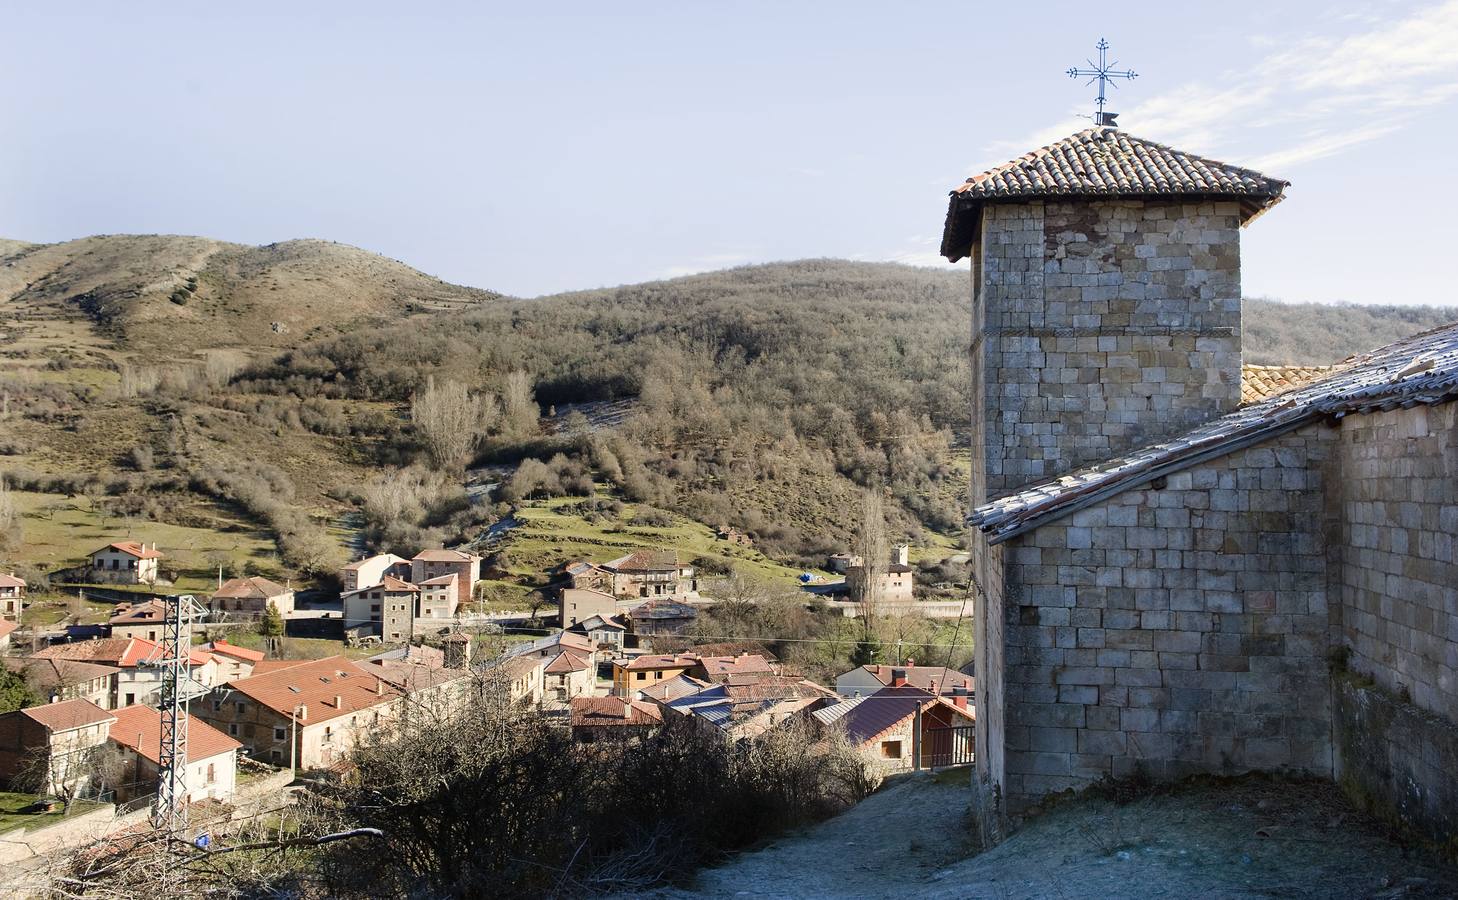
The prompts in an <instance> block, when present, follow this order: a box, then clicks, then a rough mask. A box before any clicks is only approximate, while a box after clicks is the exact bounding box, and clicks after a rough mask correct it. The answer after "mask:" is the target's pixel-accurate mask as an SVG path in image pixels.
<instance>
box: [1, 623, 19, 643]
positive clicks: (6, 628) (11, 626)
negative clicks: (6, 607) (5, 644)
mask: <svg viewBox="0 0 1458 900" xmlns="http://www.w3.org/2000/svg"><path fill="white" fill-rule="evenodd" d="M19 627H20V625H18V624H17V623H15V622H12V621H10V620H9V619H0V638H3V637H5V636H6V635H7V634H9V633H10V632H12V631H14V630H15V629H17V628H19Z"/></svg>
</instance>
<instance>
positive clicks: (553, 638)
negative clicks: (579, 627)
mask: <svg viewBox="0 0 1458 900" xmlns="http://www.w3.org/2000/svg"><path fill="white" fill-rule="evenodd" d="M563 650H571V651H572V652H574V653H576V654H577V655H578V656H586V657H588V658H589V659H591V660H592V661H593V662H594V663H595V662H596V661H597V654H596V651H595V650H594V648H593V643H592V641H591V640H590V639H589V638H588V637H587V636H586V635H582V634H577V633H575V632H571V631H557V632H553V633H552V634H549V635H547V636H546V637H539V638H537V639H536V640H534V641H529V642H527V643H525V644H517V645H515V646H513V647H511V648H510V649H508V650H507V651H506V654H505V655H506V656H532V657H536V658H538V659H555V658H556V656H557V654H559V653H561V652H562V651H563Z"/></svg>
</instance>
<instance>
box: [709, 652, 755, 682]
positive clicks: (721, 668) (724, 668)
mask: <svg viewBox="0 0 1458 900" xmlns="http://www.w3.org/2000/svg"><path fill="white" fill-rule="evenodd" d="M695 655H697V654H695ZM688 674H689V675H692V676H693V677H695V678H699V679H702V680H704V681H708V682H713V683H720V682H724V681H728V680H729V679H730V678H731V677H733V676H735V675H773V674H775V669H774V666H772V665H770V661H769V660H767V659H765V658H764V657H763V656H760V655H759V654H757V653H736V654H735V655H733V656H699V657H698V662H697V663H695V664H694V665H693V666H692V667H691V668H690V669H689V670H688Z"/></svg>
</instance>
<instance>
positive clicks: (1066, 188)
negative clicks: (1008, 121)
mask: <svg viewBox="0 0 1458 900" xmlns="http://www.w3.org/2000/svg"><path fill="white" fill-rule="evenodd" d="M1288 185H1289V182H1286V181H1281V180H1280V179H1276V178H1269V177H1267V176H1265V175H1262V174H1261V173H1259V172H1255V171H1252V170H1250V169H1244V168H1241V167H1239V166H1232V165H1230V164H1228V163H1223V162H1219V161H1217V160H1213V159H1207V158H1205V157H1203V156H1196V155H1194V154H1192V153H1185V152H1182V151H1180V150H1176V149H1174V148H1172V147H1169V146H1166V145H1164V144H1158V143H1155V142H1154V141H1147V140H1144V139H1143V138H1137V137H1134V136H1133V135H1131V134H1128V133H1126V132H1123V131H1119V130H1118V129H1117V128H1109V127H1098V128H1089V129H1086V130H1084V131H1080V132H1078V133H1077V134H1073V135H1069V136H1068V137H1066V138H1064V139H1063V140H1061V141H1056V142H1054V143H1052V144H1049V145H1048V146H1046V147H1042V148H1039V149H1037V150H1034V151H1032V152H1031V153H1026V154H1024V155H1022V156H1020V157H1018V158H1017V159H1014V160H1011V161H1009V162H1006V163H1003V164H1002V165H1000V166H997V167H996V168H993V169H989V170H988V171H986V172H983V173H982V174H981V175H974V176H973V177H971V178H969V179H967V181H966V183H964V184H961V185H958V186H957V187H956V188H955V189H954V190H953V191H952V201H951V206H950V208H949V209H948V211H947V224H946V230H945V231H944V232H943V234H942V255H943V256H945V257H946V258H947V259H949V260H951V261H953V262H956V261H957V260H959V259H961V258H962V257H964V256H966V255H967V253H968V251H969V247H970V246H971V241H972V237H973V233H974V231H975V221H976V218H977V215H978V213H979V211H980V209H981V206H982V204H984V203H996V202H999V201H1014V202H1015V201H1021V200H1031V199H1035V198H1045V197H1149V196H1165V197H1175V196H1198V197H1221V198H1232V199H1238V200H1240V201H1241V207H1242V218H1243V219H1245V220H1247V221H1248V220H1249V219H1251V218H1253V217H1254V216H1256V215H1258V214H1260V213H1261V212H1263V211H1265V210H1266V209H1269V208H1270V207H1271V206H1274V205H1275V204H1276V203H1278V202H1280V200H1281V197H1282V195H1283V194H1284V192H1285V190H1286V188H1287V186H1288Z"/></svg>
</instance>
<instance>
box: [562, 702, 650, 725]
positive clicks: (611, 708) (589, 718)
mask: <svg viewBox="0 0 1458 900" xmlns="http://www.w3.org/2000/svg"><path fill="white" fill-rule="evenodd" d="M570 708H571V710H572V727H573V728H580V727H594V728H602V727H608V728H611V727H615V726H616V727H623V726H627V725H636V726H640V727H641V726H651V725H661V724H662V723H663V713H662V712H660V711H659V709H658V707H657V706H656V705H655V704H652V703H649V702H648V701H646V700H624V699H623V698H622V697H573V698H572V700H571V703H570Z"/></svg>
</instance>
